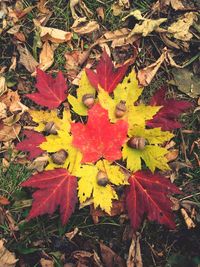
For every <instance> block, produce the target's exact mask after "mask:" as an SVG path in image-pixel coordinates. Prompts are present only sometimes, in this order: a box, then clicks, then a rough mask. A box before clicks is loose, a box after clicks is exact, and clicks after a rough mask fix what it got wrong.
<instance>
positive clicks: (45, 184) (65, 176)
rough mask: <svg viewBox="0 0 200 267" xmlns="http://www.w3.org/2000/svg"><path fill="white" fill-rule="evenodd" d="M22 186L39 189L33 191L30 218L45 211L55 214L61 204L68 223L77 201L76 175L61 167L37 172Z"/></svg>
mask: <svg viewBox="0 0 200 267" xmlns="http://www.w3.org/2000/svg"><path fill="white" fill-rule="evenodd" d="M21 186H23V187H33V188H37V189H38V190H36V191H35V192H34V193H33V199H34V200H33V205H32V208H31V211H30V213H29V215H28V218H27V219H28V220H30V219H32V218H35V217H37V216H39V215H43V214H45V213H48V214H53V212H55V210H56V209H57V207H58V206H60V214H61V220H62V223H63V224H66V223H67V221H68V220H69V218H70V216H71V214H72V213H73V211H74V209H75V205H76V202H77V195H76V188H77V179H76V177H74V176H71V175H70V174H69V173H68V171H67V170H66V169H61V168H60V169H55V170H52V171H44V172H42V173H39V174H35V175H33V176H31V177H30V178H29V179H28V180H27V181H25V182H23V183H22V184H21Z"/></svg>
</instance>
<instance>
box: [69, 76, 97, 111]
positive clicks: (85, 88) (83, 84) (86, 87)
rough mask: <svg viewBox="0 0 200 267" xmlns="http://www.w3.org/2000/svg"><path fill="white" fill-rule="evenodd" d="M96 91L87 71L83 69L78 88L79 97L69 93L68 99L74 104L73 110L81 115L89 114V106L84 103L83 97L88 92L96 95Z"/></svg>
mask: <svg viewBox="0 0 200 267" xmlns="http://www.w3.org/2000/svg"><path fill="white" fill-rule="evenodd" d="M95 92H96V90H95V89H94V87H92V85H91V84H90V82H89V80H88V78H87V75H86V73H85V71H83V73H82V76H81V79H80V81H79V87H78V89H77V90H76V94H77V98H76V97H74V96H73V95H70V94H69V95H68V101H69V103H70V104H71V105H72V109H73V111H74V112H75V113H77V114H79V115H81V116H87V114H88V108H87V107H86V106H85V105H84V104H83V101H82V97H83V96H84V95H87V94H92V95H94V96H95Z"/></svg>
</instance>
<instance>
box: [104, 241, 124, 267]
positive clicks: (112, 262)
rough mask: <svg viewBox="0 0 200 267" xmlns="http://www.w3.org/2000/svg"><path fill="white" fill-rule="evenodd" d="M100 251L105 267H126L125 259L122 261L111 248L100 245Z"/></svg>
mask: <svg viewBox="0 0 200 267" xmlns="http://www.w3.org/2000/svg"><path fill="white" fill-rule="evenodd" d="M100 250H101V258H102V261H103V264H104V266H110V267H111V266H120V267H125V266H126V263H125V261H124V259H122V258H121V257H120V256H119V255H117V254H116V253H115V252H114V251H113V250H112V249H111V248H109V247H107V246H106V245H104V244H103V243H100Z"/></svg>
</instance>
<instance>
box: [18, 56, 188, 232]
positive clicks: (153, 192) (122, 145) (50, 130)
mask: <svg viewBox="0 0 200 267" xmlns="http://www.w3.org/2000/svg"><path fill="white" fill-rule="evenodd" d="M127 69H128V66H127V65H124V66H122V67H120V68H117V69H116V68H115V67H114V65H113V63H112V60H111V58H110V57H109V56H108V55H107V53H106V52H105V51H104V52H103V55H102V57H101V59H100V61H99V62H98V65H97V67H96V70H95V71H93V70H89V69H85V70H84V71H83V73H82V76H81V79H80V82H79V87H78V88H77V90H76V93H75V95H72V94H68V93H67V85H66V82H65V79H64V77H63V75H62V73H61V72H59V73H58V75H57V77H56V78H52V77H51V75H49V74H46V73H44V72H43V71H41V70H39V69H38V70H37V84H36V88H37V90H38V92H36V93H33V94H28V95H27V97H28V98H30V99H31V100H33V101H34V102H35V103H37V104H38V105H41V106H42V107H45V109H44V108H43V110H40V111H36V110H30V111H29V113H30V115H31V117H32V120H33V121H34V122H35V123H37V126H35V127H34V131H32V130H31V131H30V130H29V131H28V130H26V131H24V135H25V136H26V138H25V139H24V140H23V141H21V142H20V143H18V144H17V149H18V150H21V151H26V152H28V158H29V159H30V160H32V159H34V158H36V157H37V156H39V155H41V154H42V153H44V152H48V164H47V166H46V169H45V171H43V172H41V173H37V174H34V175H33V176H32V177H30V178H29V179H28V180H27V181H25V182H23V183H22V186H24V187H32V188H36V189H37V190H36V191H35V192H34V193H33V199H34V200H33V205H32V208H31V211H30V213H29V216H28V218H27V219H28V220H29V219H31V218H34V217H36V216H38V215H42V214H45V213H49V214H52V213H53V212H55V211H56V209H57V208H58V206H59V209H60V214H61V219H62V223H63V224H65V223H67V221H68V219H69V218H70V216H71V214H72V213H73V211H74V209H75V206H76V203H77V201H78V200H79V202H80V204H81V205H82V206H85V205H93V206H94V208H95V209H99V208H100V209H101V210H103V211H105V212H106V213H107V214H111V210H112V206H113V203H114V202H115V201H118V200H119V199H120V198H121V194H119V190H118V188H119V187H120V188H121V187H123V188H124V192H123V194H122V195H123V196H124V197H125V209H126V210H127V211H128V215H129V218H130V221H131V225H132V227H133V228H134V229H135V230H136V229H137V228H138V227H139V226H140V223H141V221H142V219H143V217H144V215H145V214H146V215H147V218H148V219H149V220H151V221H157V222H159V223H161V224H165V225H166V226H168V227H170V228H174V227H175V223H174V219H173V214H172V211H171V204H172V203H171V201H170V199H169V195H170V194H174V193H175V194H179V193H181V192H180V190H179V189H178V188H177V187H176V186H175V185H173V184H171V182H170V181H168V180H167V178H165V177H164V176H162V175H160V174H158V171H159V170H161V171H165V170H169V169H170V167H169V165H168V160H167V157H166V155H167V154H168V150H167V149H166V148H165V144H166V143H167V142H168V141H170V139H171V138H173V134H172V133H171V132H170V131H168V130H173V129H175V128H178V127H180V126H181V125H180V124H179V123H178V122H177V117H178V115H179V114H180V113H181V112H182V111H184V110H185V109H187V108H188V107H190V104H189V103H188V102H185V101H176V100H172V99H169V100H168V99H165V93H166V92H165V90H164V89H163V88H162V89H161V90H159V91H158V92H157V93H156V95H155V96H154V97H153V99H152V100H151V103H150V105H144V104H142V103H141V102H140V101H139V97H140V95H141V93H142V91H143V89H142V88H141V87H139V85H138V81H137V78H136V73H135V71H134V70H131V71H130V72H129V74H128V75H127V76H125V73H126V72H127ZM124 76H125V77H124ZM164 99H165V100H164ZM67 101H68V102H69V104H70V106H71V109H69V108H66V105H64V108H63V107H62V108H61V104H62V102H67ZM172 103H173V107H175V108H174V109H173V110H171V109H170V110H169V106H171V105H172Z"/></svg>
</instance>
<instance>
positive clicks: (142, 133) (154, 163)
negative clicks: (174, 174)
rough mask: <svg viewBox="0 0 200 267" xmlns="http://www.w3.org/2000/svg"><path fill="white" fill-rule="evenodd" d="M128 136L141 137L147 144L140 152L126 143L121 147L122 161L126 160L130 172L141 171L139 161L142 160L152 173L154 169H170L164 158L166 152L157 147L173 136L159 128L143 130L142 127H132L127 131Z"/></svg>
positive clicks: (164, 149)
mask: <svg viewBox="0 0 200 267" xmlns="http://www.w3.org/2000/svg"><path fill="white" fill-rule="evenodd" d="M128 135H129V137H143V138H145V139H146V141H147V143H148V145H146V146H145V147H144V149H142V150H140V149H134V148H131V147H129V146H128V144H127V143H126V144H125V145H124V146H123V149H122V155H123V159H127V167H128V168H129V169H130V170H132V171H138V170H141V168H142V166H141V159H143V160H144V162H145V163H146V165H147V167H148V168H149V169H150V170H151V171H152V172H154V171H155V169H156V168H159V169H161V170H168V169H170V168H169V166H168V164H167V161H168V160H167V158H166V157H165V155H166V154H167V153H168V150H167V149H166V148H163V147H160V146H158V145H159V144H162V143H164V142H165V141H168V140H170V139H171V138H172V137H173V134H171V133H170V132H162V131H161V130H160V128H155V129H145V128H142V127H134V128H132V129H130V130H129V133H128Z"/></svg>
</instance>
